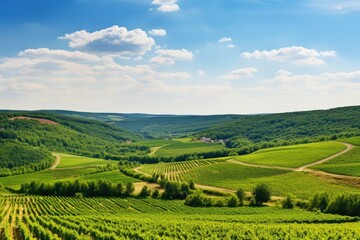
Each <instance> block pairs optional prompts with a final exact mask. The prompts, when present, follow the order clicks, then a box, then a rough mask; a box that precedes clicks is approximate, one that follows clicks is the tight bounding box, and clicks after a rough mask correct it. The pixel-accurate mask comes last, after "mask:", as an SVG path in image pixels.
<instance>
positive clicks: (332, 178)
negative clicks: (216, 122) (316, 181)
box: [133, 143, 360, 193]
mask: <svg viewBox="0 0 360 240" xmlns="http://www.w3.org/2000/svg"><path fill="white" fill-rule="evenodd" d="M341 144H343V145H345V146H346V149H344V150H342V151H340V152H338V153H336V154H333V155H331V156H329V157H326V158H324V159H321V160H318V161H316V162H312V163H309V164H306V165H303V166H300V167H298V168H291V167H281V166H267V165H258V164H251V163H245V162H240V161H237V160H231V159H230V160H227V162H230V163H233V164H239V165H243V166H247V167H254V168H267V169H280V170H286V171H292V172H306V173H309V174H312V175H313V176H315V177H317V178H320V179H323V180H326V181H329V182H333V183H341V184H345V185H350V186H354V187H360V177H354V176H347V175H340V174H333V173H328V172H324V171H320V170H313V169H309V167H312V166H315V165H318V164H322V163H325V162H327V161H330V160H331V159H334V158H336V157H339V156H340V155H343V154H345V153H347V152H349V151H350V150H352V149H353V147H354V146H353V145H352V144H348V143H341ZM133 170H134V171H135V172H137V173H140V174H143V175H146V176H150V175H149V174H147V173H145V172H143V171H141V166H140V167H137V168H135V169H133ZM196 187H197V188H200V189H206V190H213V191H219V192H224V193H234V192H235V191H234V190H231V189H226V188H219V187H214V186H207V185H202V184H196Z"/></svg>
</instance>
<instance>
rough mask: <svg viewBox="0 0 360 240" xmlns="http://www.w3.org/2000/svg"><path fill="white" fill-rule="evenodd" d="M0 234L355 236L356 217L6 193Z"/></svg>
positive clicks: (22, 236)
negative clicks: (10, 194)
mask: <svg viewBox="0 0 360 240" xmlns="http://www.w3.org/2000/svg"><path fill="white" fill-rule="evenodd" d="M0 206H1V212H0V221H1V224H0V238H1V239H205V238H206V239H234V238H236V239H269V238H271V239H294V238H297V239H322V238H326V239H359V236H360V225H359V224H358V223H357V222H356V221H357V219H355V218H351V217H343V216H338V215H331V214H320V213H314V212H308V211H302V210H297V209H295V210H283V209H280V208H274V207H272V208H270V207H263V208H251V207H238V208H191V207H187V206H184V205H183V202H182V201H165V200H156V199H150V198H147V199H134V198H128V199H121V198H88V199H77V198H67V197H33V196H8V197H1V198H0Z"/></svg>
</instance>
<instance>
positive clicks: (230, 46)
mask: <svg viewBox="0 0 360 240" xmlns="http://www.w3.org/2000/svg"><path fill="white" fill-rule="evenodd" d="M226 47H227V48H234V47H235V45H234V44H229V45H227V46H226Z"/></svg>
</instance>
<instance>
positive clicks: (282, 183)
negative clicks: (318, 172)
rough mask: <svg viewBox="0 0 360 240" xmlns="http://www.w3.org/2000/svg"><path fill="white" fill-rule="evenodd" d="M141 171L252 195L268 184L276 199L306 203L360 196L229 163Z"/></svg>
mask: <svg viewBox="0 0 360 240" xmlns="http://www.w3.org/2000/svg"><path fill="white" fill-rule="evenodd" d="M140 171H143V172H145V173H148V174H152V173H160V174H162V173H163V174H165V175H166V176H167V177H168V178H170V179H172V180H174V181H189V180H193V181H194V182H195V183H197V184H201V185H208V186H214V187H219V188H225V189H231V190H237V189H239V188H240V187H241V188H243V189H244V190H245V191H249V192H250V191H252V190H253V188H254V186H256V184H259V183H266V184H268V185H269V186H270V187H271V190H272V193H273V195H276V196H285V195H287V194H293V195H295V196H298V197H301V198H304V199H309V198H311V197H312V196H313V195H314V194H315V193H316V192H324V191H327V192H329V193H330V194H338V193H345V192H357V193H360V189H358V188H354V187H351V186H346V185H340V184H334V183H331V182H328V181H325V180H323V179H319V178H317V177H315V176H313V175H312V174H310V173H304V172H290V171H286V170H281V169H267V168H254V167H247V166H242V165H239V164H234V163H231V162H226V161H219V162H212V161H211V160H198V161H190V162H179V163H161V164H153V165H144V166H143V167H141V168H140ZM309 186H311V187H309Z"/></svg>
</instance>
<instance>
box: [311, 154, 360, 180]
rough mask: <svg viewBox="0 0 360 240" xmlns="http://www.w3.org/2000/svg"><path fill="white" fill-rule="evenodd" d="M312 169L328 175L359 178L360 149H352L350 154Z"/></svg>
mask: <svg viewBox="0 0 360 240" xmlns="http://www.w3.org/2000/svg"><path fill="white" fill-rule="evenodd" d="M313 168H314V169H319V170H322V171H325V172H330V173H337V174H342V175H351V176H357V177H360V147H354V148H353V149H352V150H351V151H350V152H347V153H345V154H343V155H341V156H339V157H337V158H334V159H331V160H330V161H328V162H326V163H323V164H321V165H317V166H313Z"/></svg>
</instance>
